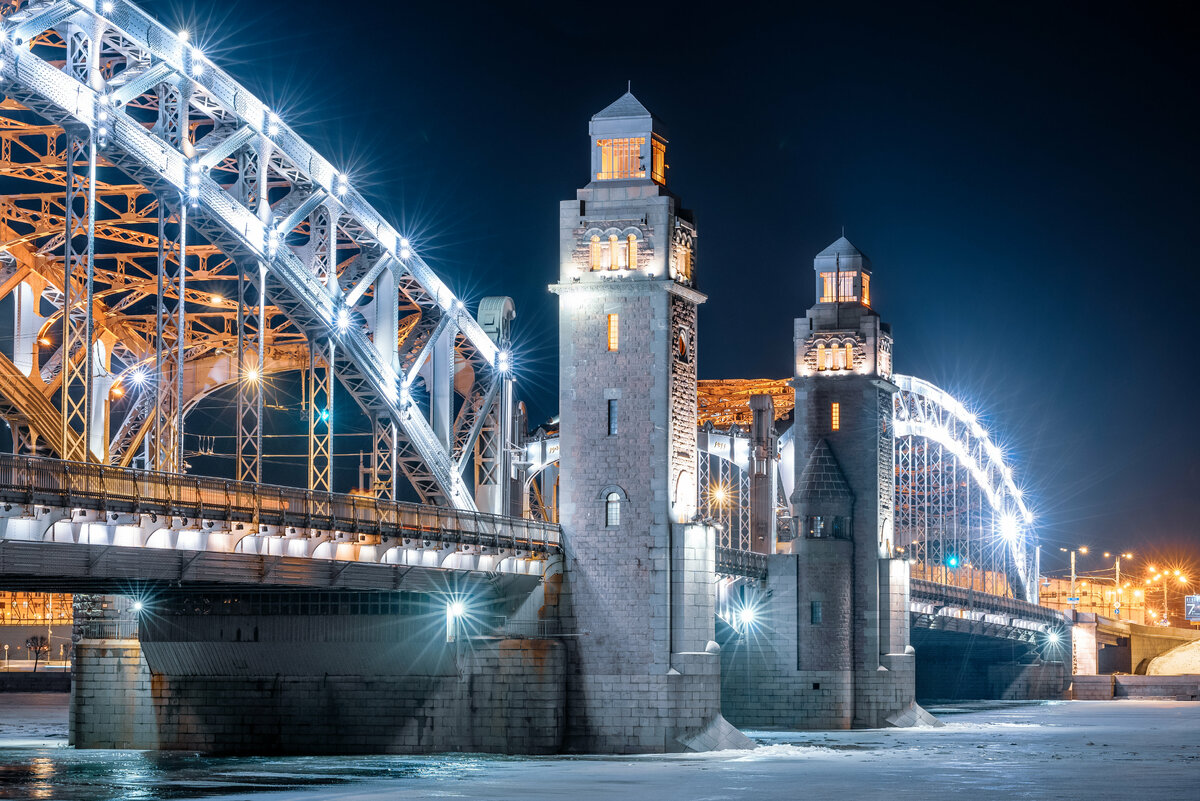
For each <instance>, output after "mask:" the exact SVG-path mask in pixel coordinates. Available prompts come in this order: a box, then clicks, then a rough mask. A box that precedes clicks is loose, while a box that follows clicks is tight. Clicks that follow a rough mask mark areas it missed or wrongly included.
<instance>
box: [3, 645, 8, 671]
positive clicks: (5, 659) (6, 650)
mask: <svg viewBox="0 0 1200 801" xmlns="http://www.w3.org/2000/svg"><path fill="white" fill-rule="evenodd" d="M4 670H5V671H7V670H8V643H4Z"/></svg>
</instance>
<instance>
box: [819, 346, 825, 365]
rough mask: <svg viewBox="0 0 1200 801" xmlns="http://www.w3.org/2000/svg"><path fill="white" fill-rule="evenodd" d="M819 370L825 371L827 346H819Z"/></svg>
mask: <svg viewBox="0 0 1200 801" xmlns="http://www.w3.org/2000/svg"><path fill="white" fill-rule="evenodd" d="M817 369H818V370H824V369H825V346H824V345H822V344H818V345H817Z"/></svg>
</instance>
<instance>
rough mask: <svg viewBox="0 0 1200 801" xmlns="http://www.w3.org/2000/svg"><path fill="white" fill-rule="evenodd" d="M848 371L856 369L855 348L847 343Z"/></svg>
mask: <svg viewBox="0 0 1200 801" xmlns="http://www.w3.org/2000/svg"><path fill="white" fill-rule="evenodd" d="M846 369H847V370H853V369H854V346H853V345H851V344H850V343H849V342H847V343H846Z"/></svg>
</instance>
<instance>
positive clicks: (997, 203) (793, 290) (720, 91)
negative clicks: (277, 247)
mask: <svg viewBox="0 0 1200 801" xmlns="http://www.w3.org/2000/svg"><path fill="white" fill-rule="evenodd" d="M148 7H149V9H150V10H151V11H152V13H155V14H157V15H158V16H159V18H160V19H162V20H163V21H164V22H167V23H168V24H171V25H173V26H180V25H186V26H187V27H188V28H189V29H190V30H191V31H192V33H193V36H194V37H195V38H196V40H198V41H199V42H201V43H203V44H204V45H205V47H206V49H207V50H208V51H209V52H210V53H211V55H212V56H213V57H214V59H215V60H216V61H217V62H218V63H220V64H221V65H222V66H224V67H226V68H228V69H229V70H230V72H232V73H233V74H234V75H235V76H237V77H238V78H239V79H241V80H242V81H243V82H244V83H246V84H247V85H248V86H249V87H251V88H252V89H254V90H255V91H257V92H259V93H260V94H261V95H262V96H263V97H264V98H265V99H268V100H269V101H272V102H277V103H278V104H279V107H280V108H281V109H282V111H283V114H284V115H285V117H286V118H287V121H288V122H289V123H292V124H293V125H294V126H295V127H297V129H298V130H300V131H301V132H303V133H304V134H306V135H307V136H309V138H310V139H311V140H312V141H313V142H314V143H315V144H317V145H318V147H320V148H321V149H322V150H323V151H324V152H325V153H326V154H327V155H329V156H330V157H331V158H332V160H333V162H334V163H335V164H339V165H345V166H346V167H347V168H348V169H349V171H350V173H351V174H352V175H353V176H354V180H355V183H356V185H357V186H358V187H360V188H362V189H363V191H364V192H365V193H366V194H368V195H369V196H370V197H372V198H373V199H374V200H375V201H376V202H377V205H379V206H380V207H381V208H382V209H384V210H385V211H387V212H388V213H389V214H390V215H391V216H392V218H393V219H395V220H396V221H397V223H398V224H399V226H400V227H401V229H402V230H405V231H410V232H411V233H412V238H413V239H414V241H415V242H417V243H418V246H419V247H421V249H422V252H423V253H424V255H425V257H426V259H427V260H429V262H430V263H431V264H432V265H433V266H434V267H435V269H437V270H438V271H439V272H440V273H441V274H442V276H443V277H444V278H445V279H446V280H447V281H448V282H449V283H450V285H451V286H452V287H454V288H455V289H456V290H457V291H459V292H460V293H461V294H463V295H464V296H466V297H468V298H474V299H477V298H478V297H481V296H483V295H488V294H509V295H512V296H513V297H514V298H515V299H516V302H517V308H518V314H519V317H518V323H519V326H520V337H521V339H522V347H521V351H520V359H521V360H522V366H523V368H524V376H525V381H524V387H523V391H524V393H525V395H526V397H527V398H528V400H529V402H530V405H531V407H532V415H533V416H534V417H535V418H544V417H547V416H549V415H551V414H553V413H554V412H555V411H556V409H555V406H556V403H555V399H554V392H555V385H556V377H557V368H556V352H557V351H556V347H557V345H556V342H555V314H556V307H555V304H554V301H553V298H552V296H550V295H549V294H548V293H546V291H545V285H546V284H547V283H549V282H551V281H553V280H554V278H555V276H556V273H557V255H558V254H557V247H558V244H557V217H556V215H557V203H558V201H559V200H560V199H562V198H568V197H571V196H572V194H573V192H574V190H575V189H576V188H577V187H578V186H579V185H582V184H583V183H585V182H586V181H587V177H588V176H587V170H588V151H587V147H588V143H587V138H586V134H587V121H588V118H589V116H590V115H591V114H593V113H595V112H596V111H598V110H600V109H601V108H603V107H604V106H605V105H607V104H608V103H609V102H611V101H612V100H614V99H615V98H616V97H617V96H619V95H620V94H621V92H623V91H624V88H625V82H626V80H632V82H633V89H634V92H635V94H637V96H638V97H639V98H640V99H641V100H642V101H643V102H644V103H645V104H646V105H647V106H648V107H649V108H651V109H652V110H653V111H654V112H655V113H656V114H657V115H658V116H659V117H661V118H662V119H663V120H664V121H665V122H666V124H667V128H668V132H669V134H670V139H671V141H670V145H669V150H668V161H669V163H670V165H671V168H672V169H671V172H670V178H669V181H670V186H671V188H672V189H673V191H675V192H676V193H677V194H678V195H680V196H681V198H682V199H683V200H684V202H685V203H686V204H687V205H688V206H689V207H691V208H694V209H695V210H696V215H697V222H698V225H699V228H700V244H699V255H698V263H697V266H698V276H699V282H700V287H701V289H702V290H703V291H705V292H707V293H708V294H709V297H710V300H709V302H708V304H706V306H705V307H703V309H702V314H701V338H700V343H699V353H700V370H701V375H702V377H703V378H721V377H749V376H763V377H767V376H769V377H782V376H785V375H788V374H789V370H790V353H791V347H792V344H791V324H792V318H793V317H795V316H798V315H802V314H803V311H804V309H805V308H806V307H807V306H809V305H810V304H811V303H812V300H813V286H812V283H813V282H812V271H811V270H812V257H813V255H814V254H815V253H816V252H817V251H818V250H820V249H821V248H822V247H824V246H825V245H826V244H828V243H829V242H831V241H832V240H834V239H835V238H837V236H838V235H839V232H840V230H841V226H842V225H845V227H846V234H847V236H848V237H849V238H850V239H851V240H852V241H853V242H854V243H855V244H857V245H858V246H859V247H860V248H861V249H862V250H864V251H865V252H866V253H867V254H868V255H869V256H870V257H871V258H872V260H873V262H874V267H875V283H874V285H873V286H874V292H875V296H876V307H877V308H878V309H879V310H880V312H881V313H882V314H883V316H884V318H885V319H887V320H889V321H890V322H891V323H892V324H893V328H894V333H895V337H896V366H897V369H898V370H899V371H900V372H905V373H909V374H913V375H917V376H921V377H924V378H927V379H929V380H932V381H934V382H935V383H937V384H939V385H941V386H942V387H944V388H946V389H948V390H950V391H952V392H954V393H955V394H957V395H958V396H959V397H960V398H962V399H963V400H964V401H965V402H966V403H967V404H968V406H970V407H973V408H975V409H976V410H977V411H978V412H979V413H980V415H981V418H983V420H984V422H985V423H986V424H987V425H988V426H989V428H990V429H991V430H992V431H994V432H995V434H996V436H997V438H998V439H999V440H1000V441H1001V442H1002V443H1004V444H1005V445H1006V446H1007V448H1008V450H1009V452H1010V453H1011V455H1012V458H1013V459H1014V464H1015V470H1016V473H1017V478H1018V483H1020V484H1024V485H1025V487H1026V488H1027V490H1028V493H1029V497H1030V499H1031V502H1032V505H1033V507H1034V508H1035V510H1036V511H1037V514H1038V520H1039V524H1040V525H1041V526H1042V528H1041V533H1042V537H1043V542H1044V544H1045V546H1046V548H1047V549H1048V550H1049V551H1052V552H1057V548H1058V546H1060V545H1072V546H1073V545H1079V544H1089V545H1092V546H1102V547H1113V548H1116V547H1120V548H1121V549H1123V550H1126V549H1132V550H1134V551H1138V552H1139V553H1140V554H1142V555H1149V554H1150V553H1152V552H1154V551H1155V550H1157V549H1158V548H1159V547H1160V546H1161V547H1167V546H1170V547H1172V548H1173V549H1179V548H1183V547H1187V548H1188V550H1190V551H1192V552H1193V556H1200V553H1198V552H1197V551H1200V549H1197V547H1196V531H1197V513H1198V512H1200V501H1198V498H1200V471H1198V469H1197V467H1196V458H1195V453H1196V452H1197V450H1198V448H1200V434H1198V433H1197V432H1198V430H1200V429H1198V427H1197V423H1196V413H1195V407H1196V404H1197V397H1198V390H1200V386H1198V385H1197V384H1198V382H1197V379H1196V366H1197V365H1196V361H1197V359H1196V355H1195V353H1196V348H1195V345H1194V344H1193V342H1192V340H1193V339H1194V338H1195V335H1194V326H1195V322H1196V321H1195V315H1194V314H1193V313H1192V300H1193V297H1194V296H1195V295H1196V291H1197V288H1198V286H1197V284H1198V283H1200V281H1198V280H1197V277H1196V270H1197V265H1196V259H1195V258H1194V256H1193V247H1192V243H1191V241H1190V240H1191V239H1192V237H1193V234H1194V231H1195V228H1196V221H1197V220H1198V219H1200V215H1198V212H1200V209H1198V205H1200V204H1198V202H1197V195H1196V192H1197V187H1198V186H1200V183H1198V181H1197V178H1198V175H1197V173H1198V168H1197V163H1198V162H1197V158H1196V152H1195V149H1196V146H1197V144H1200V141H1198V137H1197V125H1196V123H1197V117H1196V102H1195V91H1196V88H1195V87H1196V78H1197V69H1196V67H1197V58H1196V54H1195V52H1196V49H1195V47H1194V42H1195V41H1196V40H1197V33H1198V31H1197V26H1196V24H1195V22H1194V18H1193V17H1192V16H1191V15H1189V14H1187V13H1186V8H1187V7H1186V5H1185V4H1183V3H1178V4H1160V5H1154V6H1153V7H1149V6H1147V5H1146V4H1139V6H1138V7H1137V9H1136V10H1135V9H1134V8H1133V7H1132V6H1127V7H1125V8H1123V9H1105V8H1103V7H1102V6H1099V5H1096V4H1078V5H1074V4H1072V5H1066V4H1062V5H1051V4H1044V3H1038V4H1034V3H1005V4H1001V3H954V4H951V3H946V4H938V5H927V6H923V5H918V4H911V3H903V4H901V3H883V4H879V5H851V4H846V3H838V4H822V5H820V6H814V7H811V8H809V7H805V6H803V5H797V6H796V7H794V8H792V9H790V10H787V11H781V10H780V9H779V8H777V7H776V4H770V5H763V6H756V5H754V4H747V3H743V4H738V5H736V6H727V8H729V9H731V10H735V11H736V14H734V13H729V14H725V15H708V14H704V13H702V12H700V11H699V10H698V9H699V8H700V7H699V6H682V5H674V6H670V5H668V6H664V5H662V4H658V5H654V4H599V5H597V4H594V3H587V4H584V3H555V4H548V5H545V6H539V5H533V4H530V5H525V4H519V3H518V4H514V3H507V4H500V3H483V4H476V3H471V2H458V3H420V4H418V3H386V4H384V3H381V4H379V7H378V10H375V9H373V7H372V4H370V3H363V2H359V3H346V4H342V5H337V4H330V3H328V2H322V3H318V2H309V1H308V0H292V1H291V2H286V3H284V2H250V1H249V0H243V1H242V2H233V3H227V4H221V5H220V6H219V7H217V8H215V9H214V10H212V11H206V10H204V9H205V8H207V6H205V5H204V4H199V3H197V4H196V8H198V9H201V10H200V11H199V12H198V13H199V16H195V15H192V12H191V11H185V9H190V8H191V6H190V5H188V6H185V5H182V4H179V3H177V2H173V3H166V2H160V3H149V4H148ZM205 14H212V15H213V16H204V15H205ZM1098 549H1099V548H1098ZM1050 566H1051V567H1053V566H1054V565H1053V564H1051V565H1050ZM1095 566H1097V567H1098V566H1099V564H1098V563H1097V564H1096V565H1095Z"/></svg>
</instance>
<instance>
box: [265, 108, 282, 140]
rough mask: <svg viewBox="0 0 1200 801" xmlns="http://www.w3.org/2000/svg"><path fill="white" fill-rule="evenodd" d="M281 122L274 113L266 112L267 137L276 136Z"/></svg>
mask: <svg viewBox="0 0 1200 801" xmlns="http://www.w3.org/2000/svg"><path fill="white" fill-rule="evenodd" d="M282 124H283V123H282V122H281V121H280V119H279V115H278V114H276V113H275V112H274V111H270V112H267V136H278V135H279V130H280V127H281V126H282Z"/></svg>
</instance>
